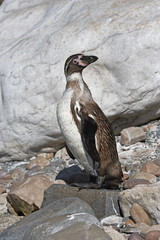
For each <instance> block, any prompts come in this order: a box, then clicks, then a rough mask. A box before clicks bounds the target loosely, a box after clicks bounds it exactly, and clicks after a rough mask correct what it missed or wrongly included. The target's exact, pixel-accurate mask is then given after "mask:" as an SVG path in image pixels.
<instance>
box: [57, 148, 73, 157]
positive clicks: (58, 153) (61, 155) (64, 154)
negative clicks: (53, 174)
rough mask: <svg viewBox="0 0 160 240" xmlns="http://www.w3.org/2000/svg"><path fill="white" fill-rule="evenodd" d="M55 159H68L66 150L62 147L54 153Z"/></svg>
mask: <svg viewBox="0 0 160 240" xmlns="http://www.w3.org/2000/svg"><path fill="white" fill-rule="evenodd" d="M55 158H62V159H69V158H70V157H69V155H68V153H67V151H66V148H65V147H64V148H62V149H60V150H59V151H57V152H56V154H55Z"/></svg>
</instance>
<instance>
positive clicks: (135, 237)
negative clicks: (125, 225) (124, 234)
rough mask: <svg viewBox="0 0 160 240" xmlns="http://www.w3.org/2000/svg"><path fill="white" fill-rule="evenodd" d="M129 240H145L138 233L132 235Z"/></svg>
mask: <svg viewBox="0 0 160 240" xmlns="http://www.w3.org/2000/svg"><path fill="white" fill-rule="evenodd" d="M128 240H144V238H142V237H141V236H140V235H139V234H138V233H132V234H131V235H130V236H129V238H128Z"/></svg>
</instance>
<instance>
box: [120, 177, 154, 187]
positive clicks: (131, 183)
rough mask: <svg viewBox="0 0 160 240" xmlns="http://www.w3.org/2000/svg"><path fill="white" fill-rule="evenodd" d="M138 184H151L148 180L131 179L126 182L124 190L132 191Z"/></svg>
mask: <svg viewBox="0 0 160 240" xmlns="http://www.w3.org/2000/svg"><path fill="white" fill-rule="evenodd" d="M138 184H150V182H149V181H148V180H146V179H129V180H127V181H125V182H124V184H123V189H131V188H133V187H135V186H136V185H138Z"/></svg>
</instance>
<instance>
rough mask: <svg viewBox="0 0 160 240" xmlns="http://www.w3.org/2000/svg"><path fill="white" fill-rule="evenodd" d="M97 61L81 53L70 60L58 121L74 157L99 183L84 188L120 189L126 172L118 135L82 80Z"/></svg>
mask: <svg viewBox="0 0 160 240" xmlns="http://www.w3.org/2000/svg"><path fill="white" fill-rule="evenodd" d="M97 60H98V57H96V56H86V55H84V54H81V53H80V54H74V55H72V56H70V57H69V58H67V60H66V62H65V65H64V73H65V77H66V88H65V91H64V93H63V95H62V97H61V98H60V100H59V103H58V105H57V120H58V124H59V127H60V129H61V132H62V135H63V137H64V139H65V142H66V146H67V149H68V152H69V153H70V154H71V155H70V156H71V157H72V158H75V159H77V160H78V162H79V163H80V165H81V166H82V167H83V168H84V169H85V171H86V172H87V173H89V174H90V175H91V176H94V177H96V182H95V183H91V184H90V186H89V185H87V186H86V185H85V184H84V188H86V187H87V188H101V187H102V186H107V188H112V187H113V188H118V187H119V184H120V183H121V181H122V177H123V173H122V169H121V164H120V162H119V158H118V153H117V148H116V141H115V136H114V133H113V130H112V128H111V125H110V123H109V121H108V120H107V117H106V116H105V114H104V113H103V111H102V110H101V108H100V107H99V106H98V104H97V103H96V102H95V101H94V99H93V97H92V94H91V91H90V89H89V88H88V86H87V84H86V83H85V81H84V80H83V77H82V72H83V69H85V68H86V67H87V66H88V65H90V64H92V63H94V62H95V61H97ZM77 185H78V184H77ZM81 188H83V186H81Z"/></svg>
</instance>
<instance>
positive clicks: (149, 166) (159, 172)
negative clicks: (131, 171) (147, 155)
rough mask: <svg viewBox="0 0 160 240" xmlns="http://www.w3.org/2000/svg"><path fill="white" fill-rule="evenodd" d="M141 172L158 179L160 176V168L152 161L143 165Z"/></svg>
mask: <svg viewBox="0 0 160 240" xmlns="http://www.w3.org/2000/svg"><path fill="white" fill-rule="evenodd" d="M141 171H142V172H146V173H151V174H153V175H155V176H157V177H159V176H160V166H158V165H156V164H155V163H153V162H150V161H147V162H145V163H144V164H143V166H142V168H141Z"/></svg>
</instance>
